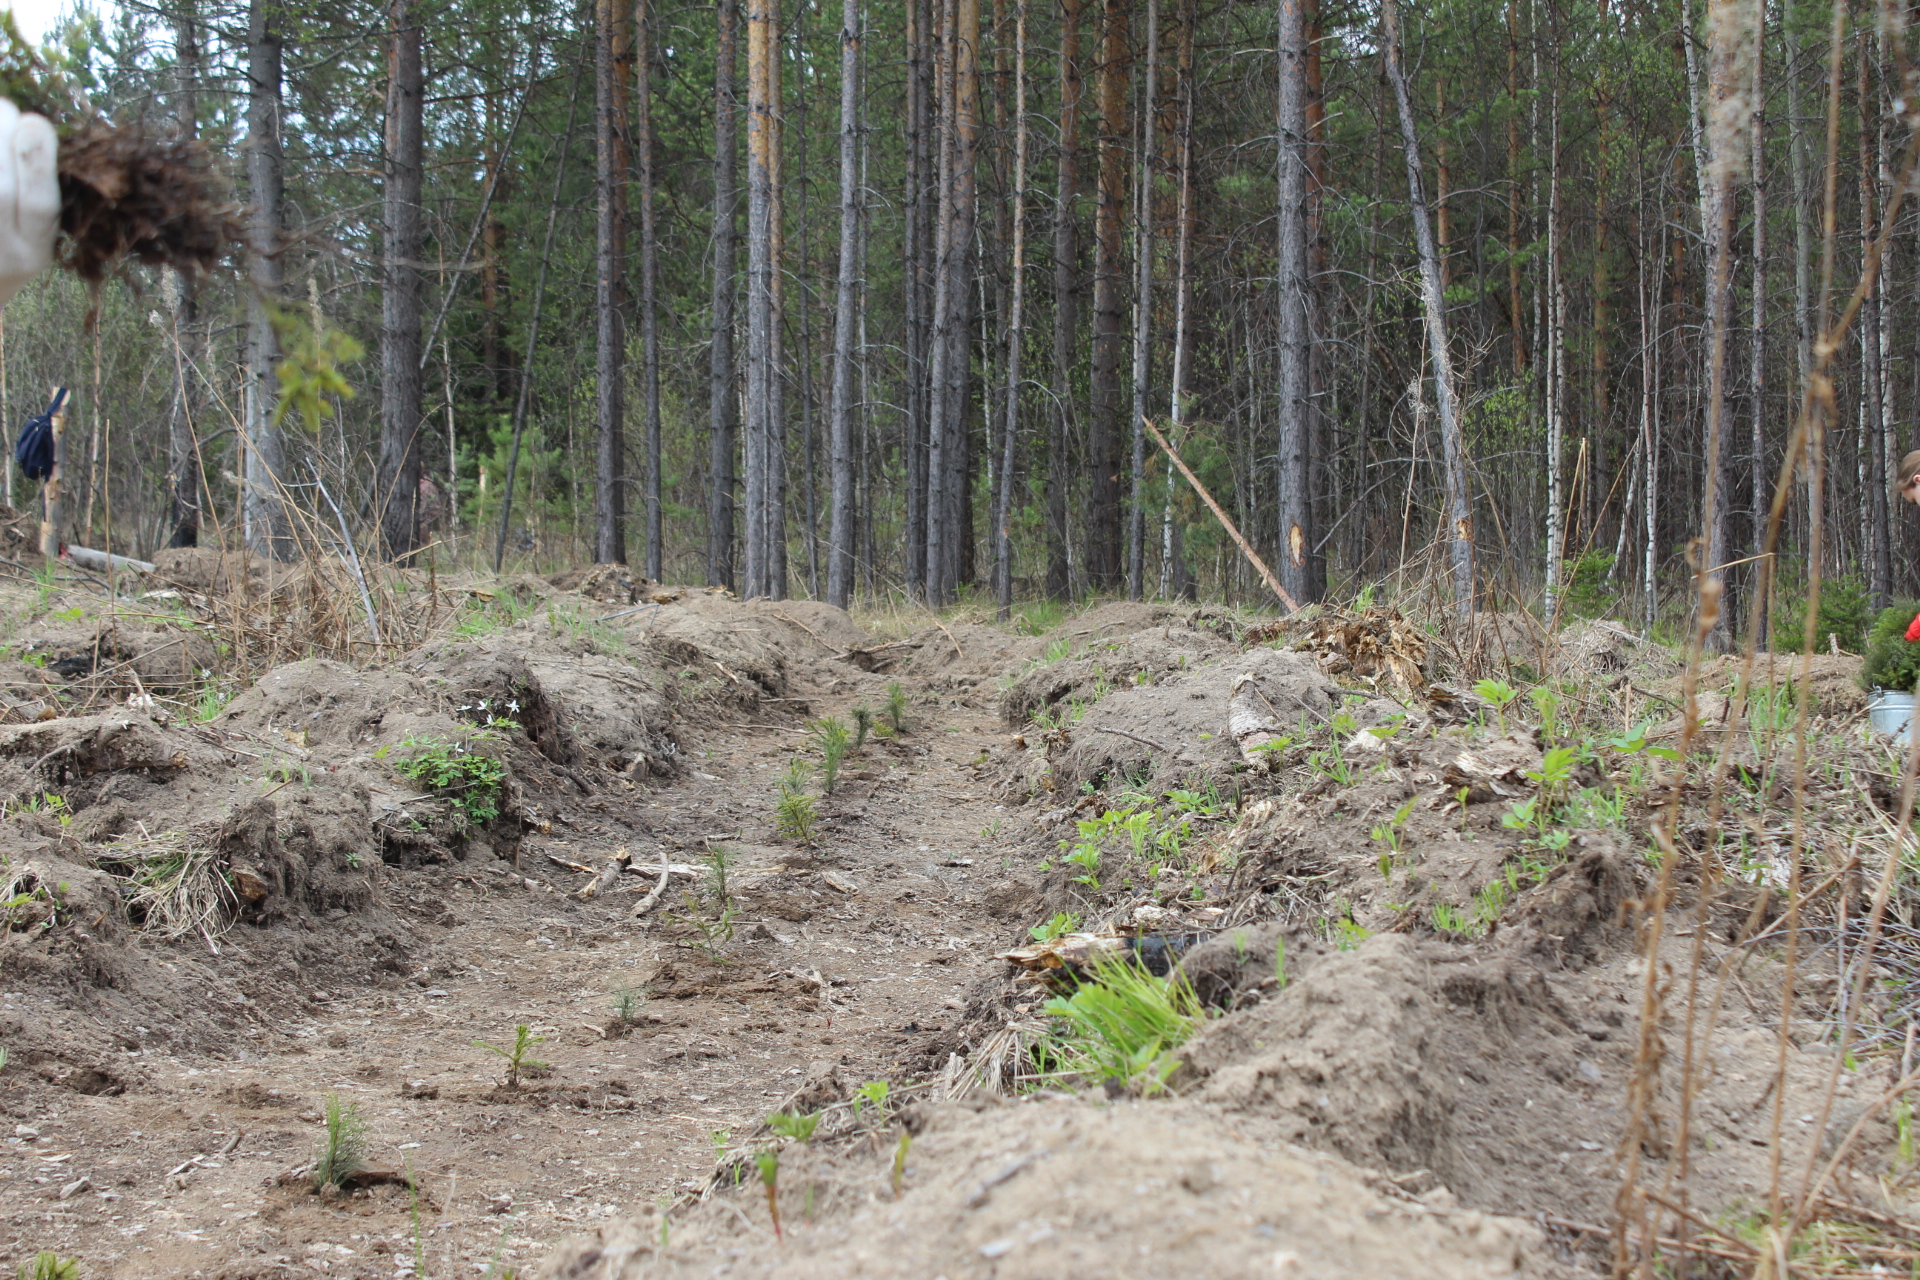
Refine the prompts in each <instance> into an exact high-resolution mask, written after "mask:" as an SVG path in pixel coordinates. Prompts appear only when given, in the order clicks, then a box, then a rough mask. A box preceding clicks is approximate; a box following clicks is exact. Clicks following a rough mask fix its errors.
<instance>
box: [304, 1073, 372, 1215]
mask: <svg viewBox="0 0 1920 1280" xmlns="http://www.w3.org/2000/svg"><path fill="white" fill-rule="evenodd" d="M326 1116H327V1132H326V1136H325V1137H323V1138H322V1139H321V1140H320V1145H319V1147H318V1148H316V1149H315V1151H314V1156H313V1175H312V1180H313V1189H314V1190H315V1191H318V1190H320V1189H321V1188H322V1187H324V1186H327V1185H328V1184H329V1183H331V1184H332V1185H333V1186H336V1187H339V1186H344V1185H346V1181H347V1179H348V1178H351V1177H352V1176H353V1175H354V1174H356V1173H358V1172H359V1171H360V1170H361V1168H362V1167H363V1166H364V1165H365V1163H366V1159H367V1128H368V1122H367V1118H366V1117H365V1116H364V1115H362V1114H361V1113H360V1108H359V1106H358V1105H357V1104H355V1103H351V1102H346V1103H343V1102H341V1101H340V1095H339V1094H337V1093H330V1094H328V1095H327V1102H326Z"/></svg>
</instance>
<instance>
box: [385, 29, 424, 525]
mask: <svg viewBox="0 0 1920 1280" xmlns="http://www.w3.org/2000/svg"><path fill="white" fill-rule="evenodd" d="M387 35H388V40H389V41H390V45H389V48H390V54H389V62H388V68H389V79H388V85H387V163H386V176H385V182H384V183H383V186H384V188H385V190H384V192H383V200H384V204H385V215H386V243H385V252H386V264H385V276H386V280H385V287H384V290H383V293H382V297H381V308H380V372H381V379H380V382H381V387H380V462H379V470H378V479H377V481H376V492H377V493H378V495H379V501H380V508H379V509H380V541H381V546H382V549H383V550H384V552H385V553H386V555H387V556H389V557H390V558H392V559H395V560H403V559H406V558H408V557H410V556H411V555H412V554H413V552H414V550H415V548H417V547H418V546H419V545H420V515H419V495H420V431H421V427H422V425H423V416H422V412H421V406H420V256H421V245H422V239H421V225H420V224H421V219H420V213H421V210H420V185H421V178H422V165H423V157H422V141H423V140H422V102H421V97H422V93H423V87H424V86H423V79H422V77H423V72H422V68H421V49H420V46H421V36H420V19H419V15H418V14H417V13H415V12H414V10H413V7H412V0H391V4H390V7H389V9H388V31H387Z"/></svg>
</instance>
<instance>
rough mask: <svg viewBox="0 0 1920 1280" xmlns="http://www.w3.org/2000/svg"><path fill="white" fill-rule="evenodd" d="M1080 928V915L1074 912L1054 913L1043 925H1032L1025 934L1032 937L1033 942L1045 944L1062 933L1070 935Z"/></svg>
mask: <svg viewBox="0 0 1920 1280" xmlns="http://www.w3.org/2000/svg"><path fill="white" fill-rule="evenodd" d="M1079 927H1080V915H1079V913H1078V912H1075V911H1056V912H1054V913H1053V918H1052V919H1051V920H1048V921H1047V922H1046V923H1045V924H1037V925H1034V926H1033V927H1032V928H1031V929H1028V930H1027V932H1028V933H1029V934H1031V935H1033V940H1034V941H1035V942H1046V941H1048V940H1050V939H1053V938H1057V937H1059V936H1060V935H1061V934H1063V933H1072V932H1073V931H1074V930H1075V929H1078V928H1079Z"/></svg>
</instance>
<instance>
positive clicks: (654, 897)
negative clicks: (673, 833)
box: [633, 850, 673, 920]
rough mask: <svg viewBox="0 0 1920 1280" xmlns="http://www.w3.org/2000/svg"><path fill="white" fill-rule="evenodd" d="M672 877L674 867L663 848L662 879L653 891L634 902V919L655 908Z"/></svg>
mask: <svg viewBox="0 0 1920 1280" xmlns="http://www.w3.org/2000/svg"><path fill="white" fill-rule="evenodd" d="M671 879H673V867H672V865H671V864H669V863H668V862H667V855H666V851H665V850H662V851H661V853H660V879H659V880H658V881H657V882H656V883H655V884H654V886H653V891H652V892H650V893H649V894H647V896H646V897H644V898H642V899H640V901H638V902H636V903H635V904H634V906H633V917H634V919H636V920H638V919H639V918H640V917H641V916H644V915H645V914H647V912H649V911H651V910H653V907H654V904H655V903H657V902H659V901H660V895H661V894H663V893H665V892H666V891H667V881H669V880H671Z"/></svg>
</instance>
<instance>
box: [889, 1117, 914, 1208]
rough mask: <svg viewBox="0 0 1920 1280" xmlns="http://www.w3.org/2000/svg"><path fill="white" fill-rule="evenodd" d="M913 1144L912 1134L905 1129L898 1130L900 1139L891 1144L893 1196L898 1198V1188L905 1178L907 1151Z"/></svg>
mask: <svg viewBox="0 0 1920 1280" xmlns="http://www.w3.org/2000/svg"><path fill="white" fill-rule="evenodd" d="M912 1146H913V1135H912V1134H910V1133H908V1132H907V1131H906V1130H905V1129H902V1130H901V1131H900V1141H898V1142H896V1143H895V1144H894V1146H893V1198H894V1199H895V1200H898V1199H899V1198H900V1188H901V1184H903V1183H904V1182H905V1181H906V1180H907V1151H908V1150H909V1149H910V1148H911V1147H912Z"/></svg>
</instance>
